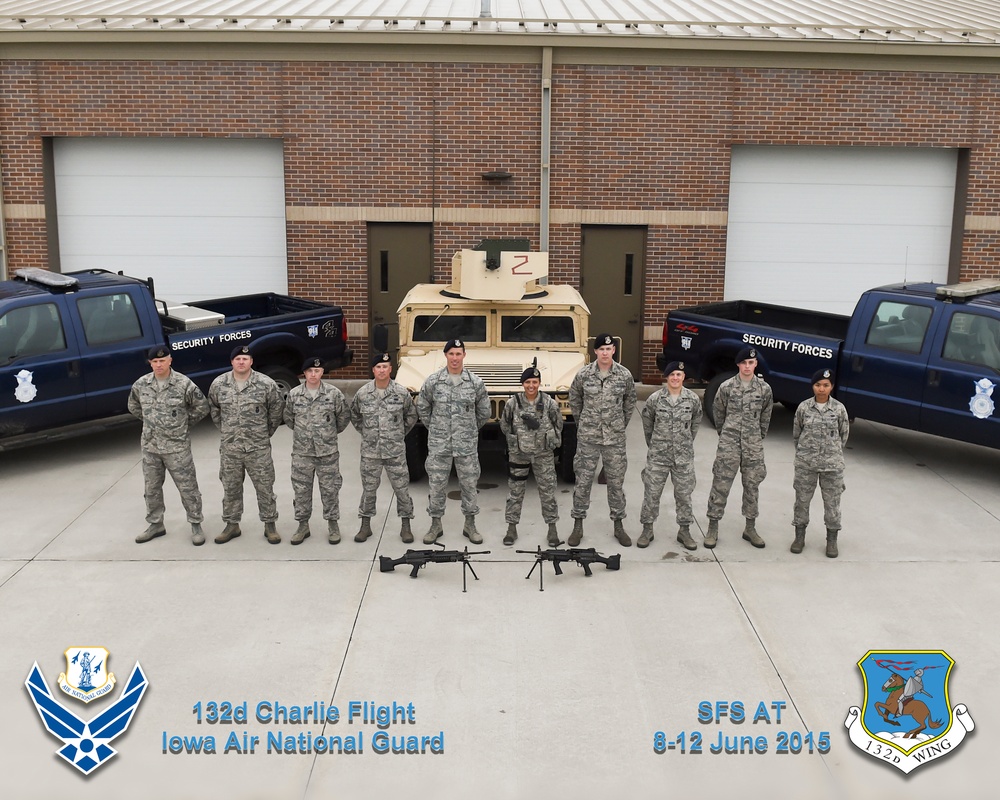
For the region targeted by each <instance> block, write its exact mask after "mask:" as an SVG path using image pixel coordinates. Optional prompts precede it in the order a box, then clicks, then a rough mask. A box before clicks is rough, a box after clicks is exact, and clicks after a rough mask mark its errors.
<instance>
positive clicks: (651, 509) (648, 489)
mask: <svg viewBox="0 0 1000 800" xmlns="http://www.w3.org/2000/svg"><path fill="white" fill-rule="evenodd" d="M667 478H670V479H671V482H672V483H673V485H674V509H675V511H676V513H677V524H678V525H691V524H692V523H693V522H694V511H693V510H692V508H691V494H692V492H694V487H695V483H696V481H695V474H694V464H693V463H691V464H683V465H670V464H658V463H656V462H655V461H647V462H646V468H645V469H644V470H643V471H642V486H643V492H642V511H641V512H640V513H639V522H641V523H642V524H643V525H647V524H652V523H654V522H656V518H657V517H659V516H660V497H662V496H663V487H664V486H666V484H667Z"/></svg>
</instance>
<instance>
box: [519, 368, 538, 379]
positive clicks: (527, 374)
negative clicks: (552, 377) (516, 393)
mask: <svg viewBox="0 0 1000 800" xmlns="http://www.w3.org/2000/svg"><path fill="white" fill-rule="evenodd" d="M529 378H538V380H541V379H542V373H541V372H539V371H538V367H528V368H527V369H526V370H525V371H524V372H522V373H521V383H524V382H525V381H526V380H528V379H529Z"/></svg>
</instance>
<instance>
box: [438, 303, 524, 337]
mask: <svg viewBox="0 0 1000 800" xmlns="http://www.w3.org/2000/svg"><path fill="white" fill-rule="evenodd" d="M450 308H451V306H449V305H447V304H445V307H444V308H443V309H442V311H441V313H440V314H438V315H437V316H436V317H434V319H433V320H431V324H430V325H428V326H427V327H426V328H424V330H425V331H429V330H430V329H431V328H433V327H434V323H435V322H437V321H438V320H439V319H441V317H443V316H444V312H445V311H447V310H448V309H450ZM539 308H541V306H539Z"/></svg>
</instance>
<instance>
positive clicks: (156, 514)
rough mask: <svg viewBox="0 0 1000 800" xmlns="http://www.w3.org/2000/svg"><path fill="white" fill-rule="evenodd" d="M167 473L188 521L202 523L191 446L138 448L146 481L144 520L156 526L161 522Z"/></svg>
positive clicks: (199, 497) (202, 517)
mask: <svg viewBox="0 0 1000 800" xmlns="http://www.w3.org/2000/svg"><path fill="white" fill-rule="evenodd" d="M167 472H169V473H170V477H171V478H173V481H174V485H175V486H177V491H178V492H179V493H180V496H181V504H182V505H183V506H184V511H185V512H187V521H188V522H190V523H195V522H202V521H203V520H204V519H205V517H204V516H203V515H202V513H201V492H200V491H199V490H198V476H197V475H196V474H195V470H194V458H193V457H192V456H191V448H190V447H188V448H187V449H185V450H180V451H178V452H176V453H150V452H149V451H148V450H143V451H142V477H143V479H144V481H145V484H146V491H145V497H146V522H148V523H149V524H150V525H159V524H162V522H163V512H164V511H166V506H165V505H164V503H163V482H164V481H165V480H166V477H167Z"/></svg>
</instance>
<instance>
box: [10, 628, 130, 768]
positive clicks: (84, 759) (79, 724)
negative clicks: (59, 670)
mask: <svg viewBox="0 0 1000 800" xmlns="http://www.w3.org/2000/svg"><path fill="white" fill-rule="evenodd" d="M107 653H108V651H107V650H105V649H104V648H99V647H84V648H72V647H71V648H70V649H69V650H67V651H66V661H67V664H70V663H71V661H72V659H73V658H74V657H75V659H76V663H75V665H74V669H72V670H71V669H67V672H66V673H63V674H62V675H60V676H59V685H60V687H63V683H64V682H65V683H66V685H68V686H69V685H71V684H69V682H68V681H69V680H76V681H82V682H83V684H84V685H86V684H88V683H90V684H93V682H94V676H95V675H96V674H98V670H97V665H96V663H95V660H94V659H95V658H97V657H101V659H102V660H103V662H104V663H105V664H106V663H107V657H108V656H107ZM71 654H72V655H71ZM85 657H86V658H85ZM88 658H89V660H90V666H89V668H87V667H84V662H85V661H86V660H87V659H88ZM87 669H89V673H87V672H86V670H87ZM100 672H101V673H103V674H104V675H105V676H106V680H105V682H104V683H102V684H101V685H100V686H96V687H93V688H94V689H95V691H100V693H101V694H107V692H110V691H111V688H112V686H113V685H114V683H113V681H114V678H113V677H112V676H111V675H110V674H108V673H107V669H106V667H104V668H102V669H101V670H100ZM70 674H72V675H77V676H78V677H74V678H69V677H68V675H70ZM24 685H25V688H27V690H28V694H29V695H30V696H31V701H32V703H34V704H35V710H36V711H37V712H38V716H39V717H41V720H42V724H43V725H44V726H45V729H46V730H47V731H48V732H49V733H51V734H52V735H53V736H55V737H56V738H57V739H59V740H60V741H61V742H62V743H63V746H62V747H61V748H60V749H59V750H57V751H56V752H57V753H58V754H59V755H60V756H61V757H62V758H63V759H65V760H66V761H68V762H69V763H70V764H72V765H73V766H74V767H76V768H77V769H78V770H80V772H82V773H83V774H84V775H89V774H90V773H91V772H93V771H94V770H95V769H97V768H98V767H99V766H101V765H102V764H104V763H105V762H107V761H108V760H109V759H110V758H111V757H112V756H114V755H116V754H117V752H118V751H117V750H115V749H114V748H113V747H111V742H112V741H113V740H114V739H116V738H117V737H118V736H120V735H121V734H122V733H124V732H125V731H126V729H127V728H128V726H129V723H130V722H131V721H132V717H133V716H134V714H135V712H136V709H137V708H138V707H139V701H140V700H142V696H143V694H144V693H145V691H146V687H147V686H149V681H147V680H146V675H145V673H143V671H142V667H140V666H139V662H136V664H135V667H133V668H132V674H131V675H129V677H128V680H127V681H126V682H125V686H124V688H123V689H122V691H121V694H120V695H118V699H117V700H115V702H114V703H112V704H111V705H110V706H108V707H107V708H105V709H104V710H103V711H100V712H99V713H98V714H97V715H96V716H95V717H93V718H92V719H90V720H85V719H82V718H80V717H78V716H77V715H76V714H75V713H74V712H73V711H72V710H70V709H69V708H66V706H64V705H63V704H62V703H60V702H59V701H58V700H57V699H56V698H55V697H53V695H52V692H51V691H50V690H49V685H48V684H47V683H46V682H45V678H44V677H43V676H42V671H41V670H40V669H39V668H38V662H37V661H36V662H35V665H34V666H33V667H32V668H31V672H30V673H28V679H27V680H26V681H25V682H24ZM72 688H74V690H75V691H69V692H67V693H68V694H70V695H71V696H73V697H77V698H78V699H80V700H84V699H85V698H84V697H80V695H79V694H78V692H80V693H83V694H86V693H87V692H84V691H83V690H82V687H79V686H75V687H72ZM63 691H64V692H66V691H67V690H66V688H65V687H63ZM94 696H95V697H96V696H98V695H94ZM93 699H94V697H90V698H88V699H87V700H86V701H87V702H89V700H93Z"/></svg>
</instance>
